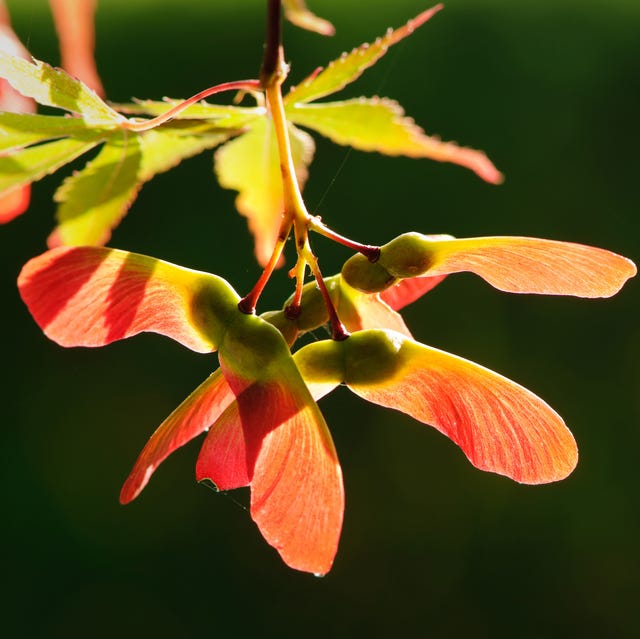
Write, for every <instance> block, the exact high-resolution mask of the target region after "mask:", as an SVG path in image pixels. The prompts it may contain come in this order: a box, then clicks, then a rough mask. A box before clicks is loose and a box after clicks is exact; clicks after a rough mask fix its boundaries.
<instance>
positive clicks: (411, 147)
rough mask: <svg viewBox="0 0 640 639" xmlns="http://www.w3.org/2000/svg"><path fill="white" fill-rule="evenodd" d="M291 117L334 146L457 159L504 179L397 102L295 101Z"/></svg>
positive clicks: (482, 157)
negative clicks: (418, 121)
mask: <svg viewBox="0 0 640 639" xmlns="http://www.w3.org/2000/svg"><path fill="white" fill-rule="evenodd" d="M287 116H288V117H289V119H290V120H291V121H292V122H294V123H295V124H298V125H300V126H304V127H308V128H310V129H313V130H314V131H317V132H318V133H320V134H321V135H324V136H325V137H327V138H329V139H330V140H331V141H332V142H335V143H336V144H342V145H346V146H352V147H353V148H355V149H358V150H360V151H378V152H379V153H384V154H385V155H392V156H393V155H404V156H408V157H412V158H429V159H432V160H436V161H438V162H453V163H454V164H459V165H461V166H464V167H466V168H469V169H471V170H472V171H474V172H475V173H476V174H477V175H478V176H480V177H481V178H483V179H484V180H486V181H487V182H491V183H493V184H497V183H500V182H501V181H502V174H501V173H500V172H499V171H498V170H497V169H496V168H495V166H494V165H493V164H492V162H491V161H490V160H489V158H488V157H487V156H486V155H485V154H484V153H483V152H482V151H476V150H474V149H469V148H464V147H459V146H458V145H456V144H454V143H453V142H442V141H441V140H440V139H438V138H435V137H430V136H427V135H425V133H424V131H423V130H422V129H421V128H420V127H419V126H417V125H416V124H415V122H414V121H413V120H411V119H410V118H407V117H405V116H404V111H403V110H402V107H400V105H399V104H398V103H397V102H395V101H394V100H389V99H387V98H358V99H354V100H344V101H341V102H329V103H322V104H291V105H288V106H287Z"/></svg>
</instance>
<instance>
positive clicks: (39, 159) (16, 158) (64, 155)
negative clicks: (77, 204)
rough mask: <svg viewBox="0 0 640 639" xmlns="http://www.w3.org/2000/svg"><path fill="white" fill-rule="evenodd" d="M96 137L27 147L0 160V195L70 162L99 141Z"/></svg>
mask: <svg viewBox="0 0 640 639" xmlns="http://www.w3.org/2000/svg"><path fill="white" fill-rule="evenodd" d="M102 139H103V138H102V136H101V135H100V134H98V133H95V134H93V135H87V136H86V138H84V139H82V138H79V139H77V140H73V139H64V140H56V141H55V142H48V143H47V144H40V145H38V146H33V147H29V148H27V149H23V150H21V151H18V152H15V153H12V154H11V155H3V156H2V157H0V194H1V193H4V192H6V191H11V190H13V189H15V188H17V187H19V186H22V185H24V184H29V183H30V182H35V181H36V180H39V179H41V178H43V177H44V176H45V175H48V174H49V173H53V172H54V171H57V170H58V169H59V168H60V167H61V166H64V165H65V164H67V163H68V162H71V161H72V160H74V159H75V158H77V157H79V156H80V155H82V154H83V153H86V152H87V151H89V149H92V148H93V147H94V146H96V144H99V143H100V142H101V141H102Z"/></svg>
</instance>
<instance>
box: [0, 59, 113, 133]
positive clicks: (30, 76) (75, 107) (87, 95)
mask: <svg viewBox="0 0 640 639" xmlns="http://www.w3.org/2000/svg"><path fill="white" fill-rule="evenodd" d="M0 78H4V79H5V80H7V81H8V82H9V84H11V86H12V87H13V88H14V89H15V90H16V91H18V92H19V93H22V95H25V96H27V97H29V98H33V99H34V100H35V101H36V102H38V103H39V104H43V105H45V106H52V107H56V108H59V109H64V110H65V111H71V112H72V113H77V114H79V115H82V116H83V118H84V120H85V122H86V123H87V124H89V125H94V126H118V125H119V124H120V123H121V122H123V121H124V120H125V118H124V117H123V116H122V115H120V114H119V113H118V112H117V111H114V110H113V109H112V108H111V107H110V106H109V105H107V104H106V102H104V101H103V100H101V99H100V98H99V97H98V95H97V94H96V93H94V92H93V91H92V90H91V89H89V88H88V87H87V86H85V85H84V84H83V83H82V82H80V80H76V79H75V78H73V77H71V76H70V75H69V74H68V73H65V72H64V71H63V70H62V69H54V68H53V67H51V66H49V65H48V64H46V63H45V62H41V61H40V60H34V61H33V62H28V61H27V60H23V59H22V58H18V57H15V56H12V55H9V54H7V53H5V52H3V51H0Z"/></svg>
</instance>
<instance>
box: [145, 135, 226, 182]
mask: <svg viewBox="0 0 640 639" xmlns="http://www.w3.org/2000/svg"><path fill="white" fill-rule="evenodd" d="M194 128H195V127H194ZM186 130H188V129H186ZM186 130H180V129H178V131H177V132H176V130H174V129H171V128H168V127H159V128H157V129H152V130H150V131H147V132H146V133H144V134H143V135H142V136H140V143H141V145H142V162H141V165H140V172H139V174H138V178H139V179H140V180H142V181H143V182H147V181H148V180H150V179H151V178H152V177H153V176H154V175H157V174H158V173H164V172H165V171H168V170H169V169H172V168H173V167H175V166H177V165H178V164H180V162H181V161H182V160H185V159H187V158H190V157H192V156H194V155H197V154H198V153H201V152H202V151H205V150H206V149H212V148H214V147H216V146H218V145H219V144H221V143H222V142H225V141H226V140H228V139H229V136H230V135H231V133H230V132H229V131H225V132H217V133H211V134H208V135H187V134H186V133H185V131H186Z"/></svg>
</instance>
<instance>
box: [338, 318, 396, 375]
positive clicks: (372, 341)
mask: <svg viewBox="0 0 640 639" xmlns="http://www.w3.org/2000/svg"><path fill="white" fill-rule="evenodd" d="M405 341H406V338H405V337H404V336H402V335H400V333H396V332H395V331H388V330H383V329H372V330H366V331H358V332H356V333H353V334H352V335H351V337H349V339H348V340H345V342H344V348H345V379H344V381H345V382H346V384H347V385H352V384H353V385H370V384H379V383H382V382H384V381H387V380H389V379H391V378H392V377H393V376H394V375H395V374H396V372H397V370H398V368H399V366H400V364H401V362H400V358H399V357H398V353H399V351H400V349H401V348H402V345H403V343H404V342H405Z"/></svg>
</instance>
